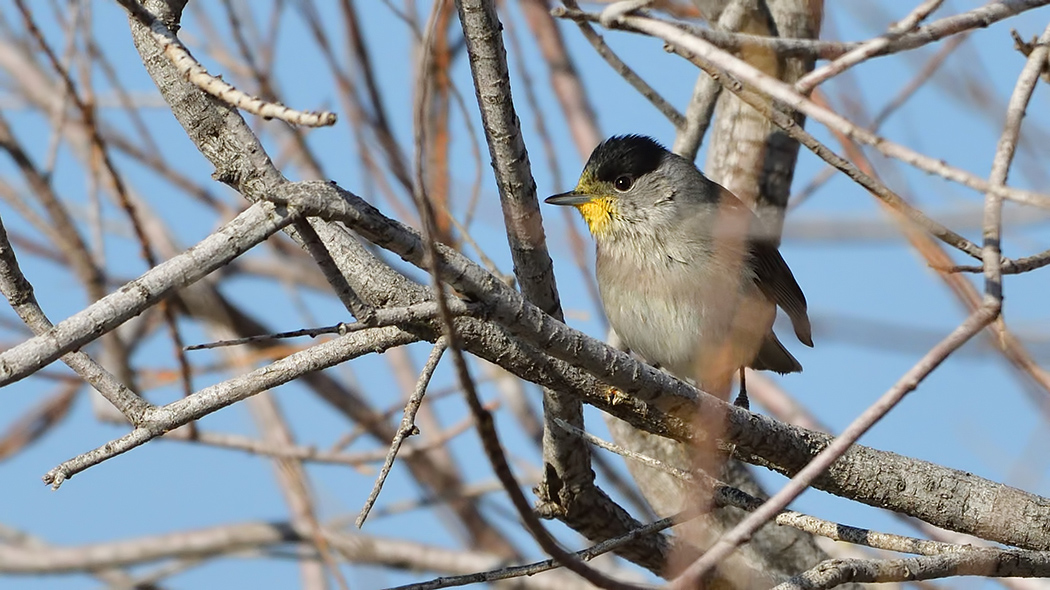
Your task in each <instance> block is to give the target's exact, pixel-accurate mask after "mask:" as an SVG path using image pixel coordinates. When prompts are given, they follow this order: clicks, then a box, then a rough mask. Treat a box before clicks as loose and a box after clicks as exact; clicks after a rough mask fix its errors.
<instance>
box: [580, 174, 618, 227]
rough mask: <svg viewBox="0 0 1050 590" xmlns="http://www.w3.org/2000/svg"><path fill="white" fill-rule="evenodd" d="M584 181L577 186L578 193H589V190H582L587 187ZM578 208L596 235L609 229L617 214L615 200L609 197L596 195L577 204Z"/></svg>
mask: <svg viewBox="0 0 1050 590" xmlns="http://www.w3.org/2000/svg"><path fill="white" fill-rule="evenodd" d="M583 185H584V183H583V182H580V184H579V185H578V186H577V187H576V191H577V193H583V194H587V193H588V192H589V191H586V190H582V189H584V188H585V187H584V186H583ZM576 210H577V211H579V212H580V215H581V216H583V220H584V221H586V222H587V229H589V230H591V234H593V235H595V236H599V235H602V234H604V233H606V232H607V231H609V228H610V226H611V224H612V222H613V217H614V216H615V215H616V206H615V205H614V204H613V200H612V199H610V198H609V197H604V196H600V195H599V196H595V197H593V198H591V200H589V201H587V202H586V203H581V204H579V205H576Z"/></svg>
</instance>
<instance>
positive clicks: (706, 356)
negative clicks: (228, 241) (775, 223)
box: [546, 135, 813, 407]
mask: <svg viewBox="0 0 1050 590" xmlns="http://www.w3.org/2000/svg"><path fill="white" fill-rule="evenodd" d="M546 202H547V203H550V204H553V205H571V206H573V207H576V209H577V210H579V212H580V214H581V215H582V216H583V219H584V220H585V221H586V222H587V227H588V228H589V229H590V231H591V234H592V235H593V236H594V239H595V243H596V250H597V265H596V271H597V279H598V289H599V292H600V293H601V298H602V304H603V306H604V307H605V313H606V316H607V317H608V318H609V323H610V325H611V326H612V328H613V329H614V330H616V333H617V334H618V335H619V336H620V338H621V339H622V340H623V341H624V343H625V344H626V345H627V346H628V347H630V349H631V350H633V351H634V352H636V353H638V354H640V355H641V356H642V357H644V358H645V359H646V360H647V361H649V362H650V363H653V364H654V365H657V366H660V367H663V368H665V369H667V370H668V371H670V372H671V373H672V374H674V375H676V376H678V377H679V378H684V379H692V380H694V382H695V383H696V384H697V386H698V387H700V388H701V389H703V390H705V391H707V392H708V393H712V394H715V395H719V396H720V397H722V398H723V399H728V397H729V393H730V388H731V384H732V380H733V377H734V375H735V374H736V372H737V371H740V374H741V379H742V378H743V368H744V367H752V368H755V369H761V370H772V371H776V372H778V373H794V372H799V371H801V370H802V365H801V364H799V362H798V361H797V360H796V359H795V357H793V356H791V353H790V352H788V351H787V349H786V348H784V345H783V344H781V343H780V341H779V340H777V337H776V335H775V334H773V331H772V327H773V320H774V319H775V317H776V308H777V306H780V308H782V309H783V310H784V311H785V312H787V315H788V317H789V318H790V319H791V323H792V325H793V327H794V329H795V335H796V336H797V337H798V339H799V340H800V341H801V342H802V343H803V344H805V345H807V346H813V340H812V335H811V327H810V323H809V317H808V316H807V314H806V297H805V295H803V293H802V289H801V288H800V287H799V286H798V283H797V282H796V281H795V277H794V276H793V275H792V274H791V270H790V269H789V268H788V266H787V263H785V262H784V259H783V258H782V257H781V255H780V252H779V251H778V250H777V246H776V244H775V243H773V242H771V241H769V240H768V239H763V237H762V236H761V235H759V234H758V227H757V226H758V222H757V218H756V217H755V215H754V213H753V212H752V211H751V210H750V209H749V208H748V206H747V205H745V204H744V203H743V202H742V201H740V199H738V198H737V197H736V196H735V195H733V194H732V193H731V192H729V191H728V190H727V189H725V188H723V187H722V186H719V185H718V184H716V183H715V182H713V181H711V180H710V179H708V178H707V177H706V176H704V175H703V174H702V173H701V172H700V171H699V170H697V168H696V166H694V165H693V163H692V162H690V161H688V160H686V159H684V158H682V157H680V156H678V155H676V154H673V153H671V152H669V151H667V150H666V149H665V148H664V147H663V146H661V145H660V144H659V143H657V142H656V141H655V140H653V139H652V138H649V137H644V136H640V135H623V136H616V137H612V138H610V139H608V140H606V141H604V142H602V143H601V144H600V145H598V147H597V148H595V149H594V152H593V153H591V157H590V159H588V161H587V165H586V166H585V167H584V169H583V173H582V174H581V175H580V180H579V182H578V183H577V185H576V188H574V189H573V190H571V191H569V192H567V193H562V194H559V195H554V196H552V197H549V198H547V199H546ZM744 391H745V390H744V388H743V383H741V394H742V396H741V397H742V398H743V401H742V403H741V402H740V401H739V399H738V403H741V405H744V406H745V407H746V399H747V398H746V394H745V393H744Z"/></svg>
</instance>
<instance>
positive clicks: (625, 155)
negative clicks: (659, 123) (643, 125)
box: [586, 135, 667, 182]
mask: <svg viewBox="0 0 1050 590" xmlns="http://www.w3.org/2000/svg"><path fill="white" fill-rule="evenodd" d="M666 154H667V150H666V149H665V148H664V146H662V145H660V144H659V143H658V142H657V141H656V140H655V139H653V138H651V137H646V136H644V135H616V136H614V137H610V138H609V139H606V140H605V141H603V142H601V143H600V144H598V147H596V148H594V151H593V152H591V157H590V159H588V160H587V166H586V169H587V170H590V171H591V172H592V174H594V177H595V178H596V179H598V180H599V181H602V182H612V181H614V180H616V177H618V176H621V175H623V174H627V175H630V176H632V177H633V178H638V177H639V176H643V175H645V174H648V173H650V172H652V171H654V170H656V169H657V168H659V167H660V162H661V161H663V159H664V156H665V155H666Z"/></svg>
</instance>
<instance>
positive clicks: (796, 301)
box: [712, 183, 813, 346]
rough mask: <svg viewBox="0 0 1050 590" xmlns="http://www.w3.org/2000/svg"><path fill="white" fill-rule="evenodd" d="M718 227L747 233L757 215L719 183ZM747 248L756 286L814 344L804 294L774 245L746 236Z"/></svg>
mask: <svg viewBox="0 0 1050 590" xmlns="http://www.w3.org/2000/svg"><path fill="white" fill-rule="evenodd" d="M712 184H714V186H715V187H717V190H718V191H719V193H718V213H719V218H718V226H719V227H718V230H717V231H716V234H717V233H728V234H729V235H730V236H733V235H741V234H740V233H738V232H746V233H750V232H751V231H753V228H754V226H755V224H757V223H758V219H757V218H756V217H755V214H754V212H753V211H751V208H750V207H748V206H747V205H746V204H744V202H743V201H741V200H740V199H739V198H737V196H736V195H734V194H733V193H731V192H730V191H729V190H728V189H726V188H725V187H723V186H720V185H718V184H715V183H712ZM747 250H748V252H749V253H750V255H751V264H752V265H753V266H754V270H755V282H756V283H757V284H758V288H759V289H761V291H762V293H763V294H765V296H766V297H768V298H769V299H770V300H772V301H773V302H774V303H776V304H777V305H779V306H780V308H781V309H783V310H784V311H785V312H787V314H788V317H789V318H791V325H792V326H794V328H795V335H796V336H798V339H799V340H800V341H801V342H802V343H803V344H805V345H806V346H813V329H812V327H811V326H810V324H809V316H808V315H807V313H806V296H805V295H803V294H802V288H801V287H799V286H798V282H796V281H795V276H794V275H792V274H791V269H790V268H788V265H787V263H786V262H784V258H783V257H782V256H781V255H780V251H779V250H777V246H776V245H775V244H774V243H772V242H770V241H768V240H763V239H761V238H758V237H755V236H754V234H751V237H749V238H747Z"/></svg>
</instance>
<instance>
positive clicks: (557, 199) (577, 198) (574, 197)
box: [543, 191, 594, 206]
mask: <svg viewBox="0 0 1050 590" xmlns="http://www.w3.org/2000/svg"><path fill="white" fill-rule="evenodd" d="M593 199H594V197H592V196H591V195H584V194H581V193H578V192H576V191H569V192H567V193H561V194H560V195H554V196H551V197H547V198H546V199H544V200H543V202H544V203H550V204H551V205H573V206H576V205H582V204H584V203H587V202H590V201H591V200H593Z"/></svg>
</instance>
